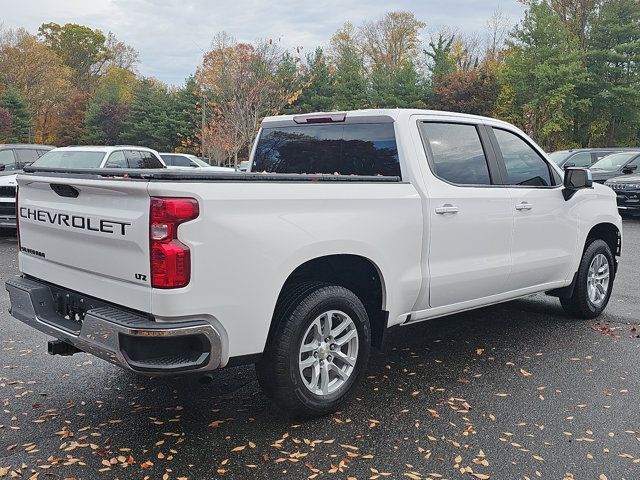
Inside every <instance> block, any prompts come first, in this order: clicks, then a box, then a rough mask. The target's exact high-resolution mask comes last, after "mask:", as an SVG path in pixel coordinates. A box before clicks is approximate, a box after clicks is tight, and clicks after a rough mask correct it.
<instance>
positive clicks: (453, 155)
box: [420, 122, 491, 185]
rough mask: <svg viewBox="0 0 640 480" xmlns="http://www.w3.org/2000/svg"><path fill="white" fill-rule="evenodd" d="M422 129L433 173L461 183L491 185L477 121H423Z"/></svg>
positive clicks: (443, 178)
mask: <svg viewBox="0 0 640 480" xmlns="http://www.w3.org/2000/svg"><path fill="white" fill-rule="evenodd" d="M420 130H421V133H422V136H423V139H424V144H425V147H426V149H427V150H429V152H428V153H429V157H430V159H431V167H432V170H433V173H434V174H435V175H436V176H437V177H439V178H441V179H442V180H446V181H447V182H451V183H455V184H458V185H490V184H491V176H490V175H489V167H488V165H487V158H486V156H485V153H484V149H483V148H482V142H481V141H480V135H479V134H478V130H477V129H476V127H475V126H474V125H465V124H459V123H432V122H423V123H422V124H421V125H420Z"/></svg>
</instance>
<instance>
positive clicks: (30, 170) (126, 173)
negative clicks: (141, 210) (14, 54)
mask: <svg viewBox="0 0 640 480" xmlns="http://www.w3.org/2000/svg"><path fill="white" fill-rule="evenodd" d="M167 170H168V169H131V168H52V167H38V166H35V165H30V166H28V167H25V168H24V174H25V175H33V174H35V175H38V174H45V175H46V176H51V177H63V178H69V177H71V178H100V179H103V180H108V179H110V178H112V179H118V180H122V179H131V180H144V181H178V182H194V181H196V182H197V181H207V182H282V183H293V182H295V183H298V182H360V183H398V182H401V181H402V179H401V178H400V177H397V176H388V177H386V176H382V175H376V176H369V175H329V174H306V173H304V174H296V173H245V172H228V173H227V172H210V173H208V172H207V173H205V172H202V173H196V172H193V173H192V172H185V171H182V170H180V171H177V170H170V171H167Z"/></svg>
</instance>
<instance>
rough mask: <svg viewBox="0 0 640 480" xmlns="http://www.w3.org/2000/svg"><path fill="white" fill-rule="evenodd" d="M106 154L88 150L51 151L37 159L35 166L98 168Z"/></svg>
mask: <svg viewBox="0 0 640 480" xmlns="http://www.w3.org/2000/svg"><path fill="white" fill-rule="evenodd" d="M104 155H105V153H104V152H91V151H87V150H51V151H49V152H47V153H45V154H44V155H43V156H41V157H40V158H39V159H37V160H36V161H35V162H34V163H33V165H34V166H38V167H52V168H98V167H100V164H101V163H102V159H103V158H104Z"/></svg>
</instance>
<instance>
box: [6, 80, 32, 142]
mask: <svg viewBox="0 0 640 480" xmlns="http://www.w3.org/2000/svg"><path fill="white" fill-rule="evenodd" d="M0 108H4V109H6V110H7V111H8V112H9V113H10V114H11V132H10V133H9V134H8V135H7V142H9V143H28V142H30V141H31V115H30V114H29V110H28V108H27V103H26V102H25V101H24V99H23V98H22V96H21V95H20V93H18V91H17V90H16V89H15V88H13V87H8V88H6V89H5V91H4V93H3V94H2V96H0Z"/></svg>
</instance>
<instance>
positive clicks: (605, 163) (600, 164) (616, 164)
mask: <svg viewBox="0 0 640 480" xmlns="http://www.w3.org/2000/svg"><path fill="white" fill-rule="evenodd" d="M636 155H638V153H637V152H631V153H612V154H611V155H607V156H606V157H603V158H602V159H601V160H598V161H597V162H596V163H594V164H593V165H592V166H591V168H592V169H594V170H595V169H600V170H618V169H619V168H620V167H622V166H623V165H624V164H626V163H627V162H628V161H629V160H630V159H631V158H633V157H635V156H636Z"/></svg>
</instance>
